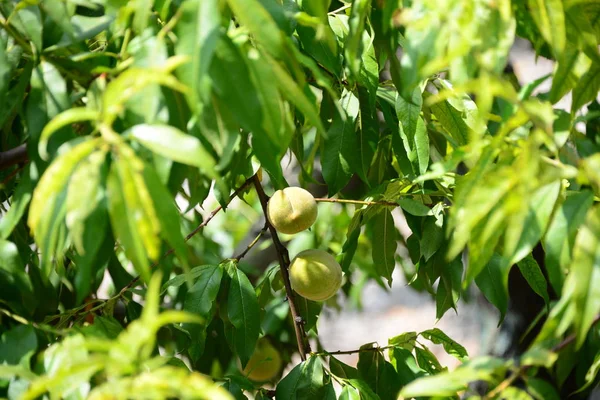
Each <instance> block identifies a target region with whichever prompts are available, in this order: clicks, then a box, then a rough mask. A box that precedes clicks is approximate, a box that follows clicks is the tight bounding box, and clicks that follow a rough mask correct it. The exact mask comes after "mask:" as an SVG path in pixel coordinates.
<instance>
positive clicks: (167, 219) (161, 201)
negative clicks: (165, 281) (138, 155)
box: [143, 165, 188, 269]
mask: <svg viewBox="0 0 600 400" xmlns="http://www.w3.org/2000/svg"><path fill="white" fill-rule="evenodd" d="M143 173H144V182H145V183H146V187H147V188H148V193H149V194H150V197H151V198H152V203H153V204H154V208H155V209H156V216H157V217H158V219H159V221H160V226H161V230H160V231H161V236H162V237H163V238H164V239H165V240H166V241H167V243H169V244H170V245H171V247H172V248H173V249H174V250H175V254H176V255H177V257H179V259H180V260H181V261H182V263H183V265H184V267H185V268H186V269H187V268H188V256H187V253H188V250H187V246H186V244H185V240H184V238H183V235H182V233H181V224H180V221H181V216H180V215H179V211H178V210H177V205H176V204H175V201H174V200H173V198H172V196H171V195H170V193H169V191H168V190H167V188H165V187H164V185H163V184H162V183H161V182H160V179H159V177H158V174H157V173H156V171H155V170H154V168H152V167H151V166H150V165H146V166H144V171H143Z"/></svg>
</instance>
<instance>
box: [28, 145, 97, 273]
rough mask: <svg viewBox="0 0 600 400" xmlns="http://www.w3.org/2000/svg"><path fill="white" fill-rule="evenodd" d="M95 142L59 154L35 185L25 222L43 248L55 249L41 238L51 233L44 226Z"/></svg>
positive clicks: (62, 215) (64, 210)
mask: <svg viewBox="0 0 600 400" xmlns="http://www.w3.org/2000/svg"><path fill="white" fill-rule="evenodd" d="M98 143H99V139H91V140H85V141H83V142H81V143H79V144H77V145H75V146H74V147H73V148H72V149H70V150H68V151H66V152H65V153H63V154H62V155H60V156H59V157H58V158H56V159H55V160H54V162H53V163H52V164H51V165H50V167H48V169H46V171H45V172H44V175H42V177H41V179H40V181H39V183H38V184H37V186H36V188H35V190H34V192H33V197H32V199H31V205H30V208H29V216H28V220H27V223H28V225H29V227H30V228H31V230H32V231H33V233H34V235H35V237H36V240H38V243H40V246H41V247H42V249H43V250H44V251H47V252H52V251H54V250H55V249H54V248H48V247H46V246H45V245H44V244H43V242H42V241H43V240H45V239H47V238H49V236H52V235H48V236H47V235H46V233H52V231H47V229H48V228H49V224H50V223H51V220H52V218H53V217H54V216H55V215H54V213H55V206H60V204H61V202H62V200H60V198H59V197H60V195H61V193H62V192H64V190H65V189H66V185H67V181H68V179H69V178H70V176H71V174H72V173H73V171H74V170H75V168H76V167H77V165H78V164H79V162H81V161H82V160H83V159H85V158H86V157H87V156H88V155H89V154H90V153H91V152H92V151H94V149H95V148H96V147H97V146H98ZM63 200H64V199H63ZM65 212H66V208H65V209H63V210H62V211H61V212H60V213H59V214H57V215H56V220H57V221H60V222H62V218H63V217H64V213H65ZM47 272H49V271H47Z"/></svg>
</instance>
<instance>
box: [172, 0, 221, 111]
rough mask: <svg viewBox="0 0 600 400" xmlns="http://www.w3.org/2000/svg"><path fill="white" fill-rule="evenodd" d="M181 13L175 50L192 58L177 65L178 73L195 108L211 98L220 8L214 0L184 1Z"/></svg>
mask: <svg viewBox="0 0 600 400" xmlns="http://www.w3.org/2000/svg"><path fill="white" fill-rule="evenodd" d="M180 12H181V18H180V20H179V21H178V22H177V25H176V27H175V31H176V32H177V44H176V47H175V51H176V53H177V54H181V55H187V56H190V57H192V59H191V61H190V62H189V63H186V64H183V65H181V66H180V67H179V68H178V70H177V76H178V77H179V79H180V80H181V81H182V82H183V83H185V84H186V85H187V86H189V87H190V89H191V90H190V95H189V96H190V97H189V98H190V106H191V107H192V109H194V108H195V107H197V106H198V105H199V102H205V101H207V100H208V94H209V89H210V81H209V80H208V77H207V75H208V69H209V66H210V63H211V61H212V57H213V55H214V50H215V47H216V44H217V41H218V40H219V37H220V30H219V28H220V26H219V20H220V16H219V7H217V1H215V0H210V1H204V0H193V1H186V2H185V3H183V4H182V5H181V8H180Z"/></svg>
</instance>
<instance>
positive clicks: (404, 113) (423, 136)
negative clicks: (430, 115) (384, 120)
mask: <svg viewBox="0 0 600 400" xmlns="http://www.w3.org/2000/svg"><path fill="white" fill-rule="evenodd" d="M422 106H423V97H422V95H421V88H419V87H416V88H415V89H414V90H413V92H412V94H411V98H410V99H404V98H403V97H402V96H401V95H400V94H398V96H397V97H396V114H397V116H398V121H399V122H400V125H399V127H400V129H399V132H400V136H401V137H402V143H403V144H404V149H405V151H406V154H407V155H408V159H409V161H410V162H411V165H412V166H413V172H414V174H415V175H417V176H418V175H420V174H423V173H425V171H426V170H427V165H428V164H429V136H428V135H427V130H426V129H425V123H424V122H423V120H422V119H421V117H420V113H421V107H422Z"/></svg>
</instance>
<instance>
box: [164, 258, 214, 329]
mask: <svg viewBox="0 0 600 400" xmlns="http://www.w3.org/2000/svg"><path fill="white" fill-rule="evenodd" d="M192 272H193V273H194V278H193V279H195V280H196V282H195V283H194V285H193V286H192V287H191V288H190V289H189V290H188V292H187V294H186V297H185V302H184V305H183V309H184V310H185V311H189V312H192V313H195V314H198V315H200V316H202V317H203V318H208V316H209V313H210V310H211V309H212V308H213V306H214V304H213V303H214V301H215V299H216V297H217V294H218V293H219V287H220V284H221V278H222V276H223V268H221V267H220V266H218V265H204V266H201V267H197V269H194V270H192V271H190V273H192ZM180 281H182V283H183V282H184V280H183V279H181V280H180ZM171 285H172V284H171ZM171 285H169V286H171Z"/></svg>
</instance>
